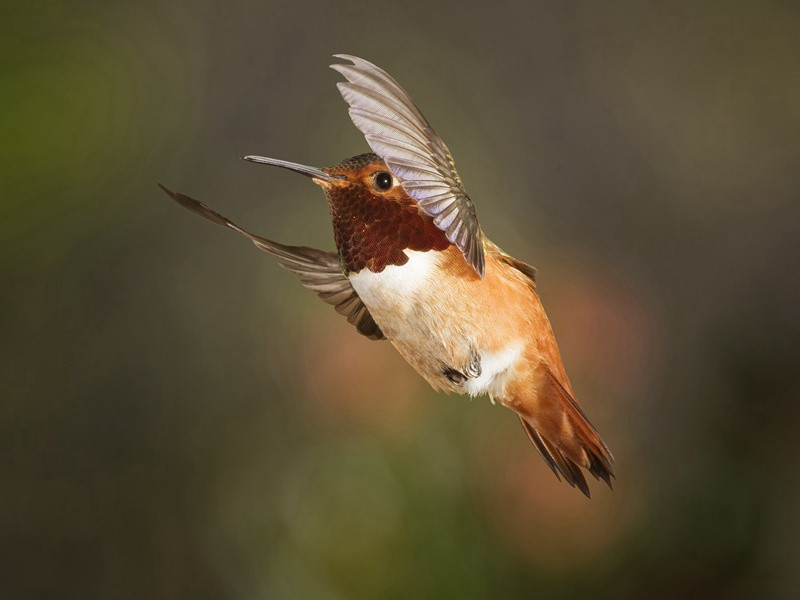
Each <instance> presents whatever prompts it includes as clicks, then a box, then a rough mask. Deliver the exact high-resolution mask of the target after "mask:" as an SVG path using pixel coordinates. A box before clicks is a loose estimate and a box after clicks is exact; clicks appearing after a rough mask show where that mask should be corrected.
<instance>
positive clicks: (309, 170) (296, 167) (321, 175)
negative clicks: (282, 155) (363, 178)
mask: <svg viewBox="0 0 800 600" xmlns="http://www.w3.org/2000/svg"><path fill="white" fill-rule="evenodd" d="M242 158H243V159H244V160H249V161H250V162H254V163H260V164H262V165H272V166H273V167H281V168H282V169H289V170H290V171H294V172H295V173H300V174H301V175H305V176H306V177H311V179H319V180H320V181H325V182H327V183H332V182H334V181H338V180H340V179H343V177H342V176H340V175H331V174H330V173H326V172H325V171H323V170H322V169H318V168H316V167H309V166H307V165H301V164H298V163H293V162H289V161H288V160H280V159H279V158H267V157H266V156H243V157H242Z"/></svg>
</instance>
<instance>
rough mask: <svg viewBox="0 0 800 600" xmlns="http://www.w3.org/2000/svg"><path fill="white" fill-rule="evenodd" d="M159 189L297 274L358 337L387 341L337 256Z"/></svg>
mask: <svg viewBox="0 0 800 600" xmlns="http://www.w3.org/2000/svg"><path fill="white" fill-rule="evenodd" d="M159 187H160V188H161V189H162V190H164V191H165V192H166V193H167V194H168V195H169V196H171V197H172V199H173V200H175V201H176V202H177V203H178V204H180V205H182V206H184V207H186V208H188V209H189V210H191V211H192V212H194V213H197V214H198V215H200V216H201V217H204V218H206V219H208V220H209V221H211V222H212V223H216V224H217V225H222V226H223V227H227V228H228V229H233V230H234V231H235V232H237V233H240V234H242V235H243V236H245V237H246V238H248V239H249V240H250V241H251V242H253V243H254V244H255V245H256V246H258V247H259V248H261V249H262V250H264V251H265V252H269V253H270V254H272V255H273V256H275V257H276V258H278V260H279V264H280V265H281V266H282V267H283V268H284V269H287V270H289V271H292V272H293V273H297V274H298V275H299V276H300V282H301V283H302V284H303V285H304V286H305V287H307V288H308V289H310V290H313V291H315V292H316V293H317V295H318V296H319V297H320V298H322V300H324V301H325V302H327V303H328V304H330V305H332V306H333V307H334V308H335V309H336V312H338V313H339V314H340V315H342V316H344V317H346V318H347V320H348V321H349V322H350V323H352V324H353V325H355V327H356V329H358V332H359V333H361V334H363V335H365V336H367V337H368V338H369V339H371V340H385V339H386V337H385V336H384V335H383V332H382V331H381V330H380V327H378V325H377V324H376V323H375V321H374V320H373V318H372V315H371V314H369V310H367V307H366V306H364V303H363V302H362V301H361V298H359V297H358V294H357V293H356V291H355V290H354V289H353V286H352V284H351V283H350V280H349V279H348V278H347V277H345V275H344V273H342V268H341V265H340V264H339V257H338V255H336V254H335V253H333V252H324V251H323V250H317V249H315V248H307V247H306V246H286V245H284V244H279V243H278V242H273V241H272V240H268V239H266V238H263V237H261V236H258V235H254V234H252V233H249V232H247V231H245V230H244V229H242V228H241V227H239V226H238V225H236V224H235V223H233V222H231V221H230V220H229V219H227V218H225V217H223V216H222V215H221V214H219V213H217V212H214V211H213V210H211V209H210V208H208V207H207V206H206V205H205V204H203V203H202V202H198V201H197V200H195V199H194V198H190V197H189V196H185V195H184V194H179V193H177V192H173V191H171V190H169V189H167V188H165V187H164V186H163V185H160V186H159Z"/></svg>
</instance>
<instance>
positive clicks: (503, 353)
mask: <svg viewBox="0 0 800 600" xmlns="http://www.w3.org/2000/svg"><path fill="white" fill-rule="evenodd" d="M523 347H524V344H523V343H522V341H521V340H515V341H513V342H509V343H508V344H507V345H506V346H505V348H502V349H501V350H499V351H497V352H484V353H482V354H481V374H480V375H479V376H478V377H474V378H472V377H471V378H469V379H467V380H466V381H465V382H464V389H465V390H466V391H467V392H468V393H469V395H470V396H478V395H479V394H489V396H491V397H492V401H494V398H495V397H499V396H502V395H503V391H504V388H505V386H506V381H507V380H508V376H509V375H510V374H511V373H512V371H513V367H514V365H515V364H516V362H517V360H518V359H519V356H520V354H521V353H522V349H523Z"/></svg>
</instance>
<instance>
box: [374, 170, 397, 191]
mask: <svg viewBox="0 0 800 600" xmlns="http://www.w3.org/2000/svg"><path fill="white" fill-rule="evenodd" d="M393 183H394V180H393V179H392V174H391V173H389V171H380V172H378V173H376V174H375V187H377V188H378V189H379V190H383V191H386V190H389V189H391V188H392V184H393Z"/></svg>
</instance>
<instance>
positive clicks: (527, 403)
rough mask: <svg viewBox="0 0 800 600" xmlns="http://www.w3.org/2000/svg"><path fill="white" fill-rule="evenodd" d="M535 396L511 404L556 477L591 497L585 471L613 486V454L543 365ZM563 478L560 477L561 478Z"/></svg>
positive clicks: (565, 390)
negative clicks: (582, 469)
mask: <svg viewBox="0 0 800 600" xmlns="http://www.w3.org/2000/svg"><path fill="white" fill-rule="evenodd" d="M535 375H536V376H535V379H534V381H535V386H534V389H533V390H532V393H531V392H529V394H525V396H524V397H522V398H513V399H512V400H511V401H510V402H509V403H508V404H509V406H510V407H511V408H512V409H513V410H515V411H516V412H517V414H518V415H519V418H520V421H521V422H522V426H523V427H524V428H525V431H526V433H527V434H528V437H529V438H530V440H531V442H532V443H533V445H534V446H535V447H536V449H537V450H538V451H539V454H541V456H542V458H543V459H544V460H545V462H546V463H547V464H548V466H549V467H550V468H551V469H552V471H553V473H555V475H556V477H559V475H560V476H561V477H563V478H564V480H565V481H566V482H567V483H569V484H570V485H571V486H573V487H577V488H578V489H579V490H581V492H583V493H584V494H585V495H586V496H587V497H591V495H590V493H589V486H588V485H587V484H586V478H585V477H584V475H583V472H582V471H581V468H584V469H586V470H587V471H588V472H589V473H590V474H591V475H593V476H594V478H595V479H597V480H601V479H602V480H603V481H605V482H606V484H608V486H609V487H611V478H612V477H614V471H613V468H612V463H613V461H614V459H613V457H612V456H611V452H610V451H609V450H608V447H607V446H606V445H605V443H604V442H603V440H602V439H600V435H599V434H598V433H597V430H596V429H595V428H594V427H593V426H592V424H591V423H590V422H589V419H587V418H586V415H585V414H584V412H583V411H582V410H581V408H580V406H578V403H577V402H576V401H575V399H574V398H573V397H572V394H571V393H570V392H569V391H568V390H567V389H566V388H565V387H564V386H563V385H562V384H561V382H560V381H559V380H558V378H556V376H555V375H554V374H553V373H552V371H551V370H550V369H549V368H548V367H547V366H546V365H545V364H540V365H539V366H538V367H537V369H536V374H535ZM559 479H560V477H559Z"/></svg>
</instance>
